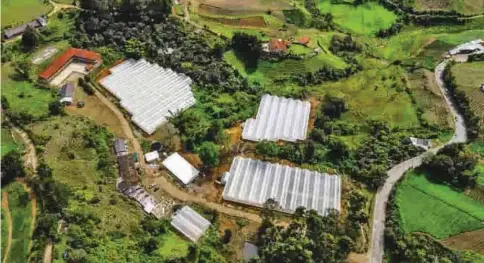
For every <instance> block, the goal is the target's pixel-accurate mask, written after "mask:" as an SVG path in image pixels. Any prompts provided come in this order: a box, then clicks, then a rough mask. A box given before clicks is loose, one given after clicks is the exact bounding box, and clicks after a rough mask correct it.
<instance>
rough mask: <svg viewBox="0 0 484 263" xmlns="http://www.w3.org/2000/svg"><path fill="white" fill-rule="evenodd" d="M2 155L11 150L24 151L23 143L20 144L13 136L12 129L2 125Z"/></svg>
mask: <svg viewBox="0 0 484 263" xmlns="http://www.w3.org/2000/svg"><path fill="white" fill-rule="evenodd" d="M1 138H2V157H3V156H4V155H5V154H7V153H9V152H10V151H13V150H17V151H18V152H22V149H23V145H22V144H18V143H17V141H16V138H14V137H13V135H12V133H11V132H10V129H8V128H6V127H2V137H1Z"/></svg>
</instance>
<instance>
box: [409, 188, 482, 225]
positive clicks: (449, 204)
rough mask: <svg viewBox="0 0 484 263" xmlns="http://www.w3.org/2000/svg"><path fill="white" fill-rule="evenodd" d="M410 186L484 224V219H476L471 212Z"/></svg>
mask: <svg viewBox="0 0 484 263" xmlns="http://www.w3.org/2000/svg"><path fill="white" fill-rule="evenodd" d="M408 186H409V187H412V188H413V189H415V190H417V191H419V192H421V193H423V194H425V195H428V196H430V197H431V198H433V199H435V200H438V201H441V202H442V203H444V204H446V205H448V206H450V207H453V208H455V209H457V210H459V211H461V212H463V213H464V214H467V215H469V216H470V217H472V218H474V219H476V220H478V221H480V222H483V221H484V220H482V219H480V218H478V217H476V216H475V215H472V214H470V213H469V212H467V211H465V210H463V209H461V208H458V207H457V206H455V205H453V204H451V203H449V202H446V201H444V200H442V199H440V198H437V197H436V196H434V195H431V194H429V193H427V192H425V191H423V190H422V189H418V188H417V187H415V186H413V185H408ZM472 200H474V199H472ZM483 227H484V226H483ZM468 232H471V231H468Z"/></svg>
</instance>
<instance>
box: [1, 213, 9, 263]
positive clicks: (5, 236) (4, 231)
mask: <svg viewBox="0 0 484 263" xmlns="http://www.w3.org/2000/svg"><path fill="white" fill-rule="evenodd" d="M1 216H2V217H1V219H2V220H1V222H0V223H1V224H2V229H1V230H2V241H1V242H2V258H1V260H2V262H3V257H4V256H5V252H6V251H5V249H6V248H7V241H8V240H7V239H8V221H7V218H6V217H4V212H3V208H2V212H1Z"/></svg>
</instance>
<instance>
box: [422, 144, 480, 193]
mask: <svg viewBox="0 0 484 263" xmlns="http://www.w3.org/2000/svg"><path fill="white" fill-rule="evenodd" d="M477 162H478V156H477V155H476V154H474V153H472V152H471V151H470V150H468V149H466V145H465V144H463V143H454V144H451V145H446V146H445V147H444V148H442V149H441V150H439V151H438V152H437V154H436V155H431V156H429V157H428V158H427V159H426V160H425V161H424V168H426V169H427V170H428V171H429V176H430V178H431V179H432V180H435V181H437V182H441V183H448V184H451V185H453V186H455V187H458V188H467V187H474V186H475V185H476V179H477V172H476V171H474V167H475V166H476V164H477Z"/></svg>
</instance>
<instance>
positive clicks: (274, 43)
mask: <svg viewBox="0 0 484 263" xmlns="http://www.w3.org/2000/svg"><path fill="white" fill-rule="evenodd" d="M289 45H291V43H290V42H289V41H286V40H282V39H271V40H270V41H269V51H270V52H286V51H287V46H289Z"/></svg>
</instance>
